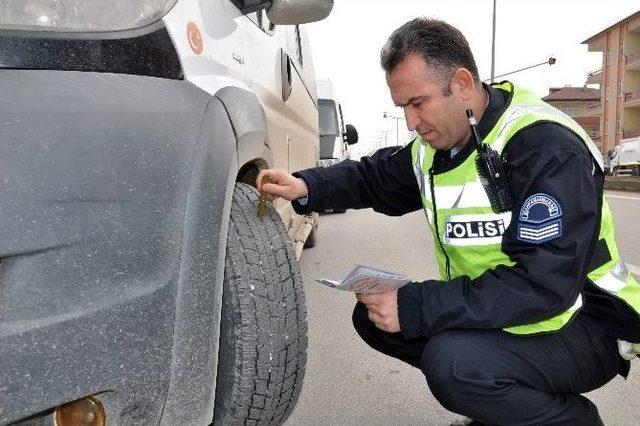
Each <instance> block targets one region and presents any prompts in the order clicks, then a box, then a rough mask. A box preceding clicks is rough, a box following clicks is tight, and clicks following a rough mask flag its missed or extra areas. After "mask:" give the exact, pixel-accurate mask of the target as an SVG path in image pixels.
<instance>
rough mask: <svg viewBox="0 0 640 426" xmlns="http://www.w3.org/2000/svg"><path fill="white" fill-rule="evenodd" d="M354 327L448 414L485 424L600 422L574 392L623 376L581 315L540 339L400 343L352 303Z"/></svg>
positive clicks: (610, 346) (455, 334)
mask: <svg viewBox="0 0 640 426" xmlns="http://www.w3.org/2000/svg"><path fill="white" fill-rule="evenodd" d="M353 324H354V326H355V328H356V331H357V332H358V334H360V336H361V337H362V338H363V339H364V341H365V342H367V343H368V344H369V345H370V346H371V347H372V348H374V349H376V350H377V351H379V352H382V353H384V354H386V355H389V356H392V357H394V358H398V359H400V360H402V361H404V362H406V363H408V364H410V365H412V366H414V367H417V368H419V369H420V370H422V372H423V373H424V376H425V378H426V379H427V383H428V385H429V389H430V390H431V393H432V394H433V396H434V397H435V398H436V399H437V400H438V401H439V402H440V404H442V405H443V406H444V407H445V408H446V409H447V410H449V411H453V412H454V413H458V414H462V415H464V416H467V417H470V418H472V419H474V420H476V421H479V422H482V423H487V424H497V425H597V424H602V421H601V419H600V416H599V414H598V409H597V408H596V406H595V405H594V404H593V403H592V402H591V401H590V400H589V399H587V398H586V397H584V396H583V395H581V393H584V392H589V391H591V390H594V389H597V388H599V387H601V386H602V385H604V384H605V383H607V382H608V381H610V380H611V379H612V378H613V377H615V376H616V375H617V374H618V373H620V374H623V375H625V376H626V374H627V373H628V371H629V363H628V361H624V360H623V359H622V358H621V357H620V355H619V353H618V347H617V341H616V339H615V338H613V337H611V336H608V335H607V333H606V332H605V330H604V327H602V326H601V325H600V324H599V323H598V322H597V320H595V319H594V318H592V317H590V316H588V315H584V314H578V315H577V317H576V318H575V319H574V320H573V321H572V322H571V323H570V324H569V325H567V326H566V327H565V328H564V329H562V330H561V331H559V332H557V333H552V334H545V335H539V336H520V337H519V336H515V335H512V334H509V333H507V332H505V331H502V330H458V329H456V330H445V331H442V332H440V333H437V334H435V335H434V336H432V337H430V338H429V339H426V338H424V339H423V338H420V339H412V340H405V339H404V338H403V337H402V335H401V334H400V333H387V332H384V331H382V330H380V329H378V328H376V326H375V325H374V324H373V323H372V322H371V321H370V320H369V319H368V317H367V309H366V307H365V306H364V305H363V304H362V303H360V302H358V303H357V304H356V307H355V309H354V311H353Z"/></svg>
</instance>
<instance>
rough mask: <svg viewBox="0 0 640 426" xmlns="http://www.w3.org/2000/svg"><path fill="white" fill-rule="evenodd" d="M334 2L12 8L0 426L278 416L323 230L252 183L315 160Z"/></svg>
mask: <svg viewBox="0 0 640 426" xmlns="http://www.w3.org/2000/svg"><path fill="white" fill-rule="evenodd" d="M332 5H333V0H271V1H265V0H2V1H1V2H0V69H2V71H0V88H1V93H2V96H0V110H1V111H2V120H0V134H1V135H2V137H1V138H0V151H1V152H2V155H0V173H1V174H2V191H0V211H2V238H0V259H1V262H0V282H1V283H2V286H1V287H2V291H1V296H0V312H1V314H0V401H1V402H0V424H9V423H10V424H14V423H15V424H21V423H23V422H27V423H28V424H52V423H55V424H56V425H59V426H65V425H75V424H77V423H76V419H78V418H83V419H87V418H91V419H93V420H94V421H93V423H91V424H95V425H104V424H110V425H129V424H163V425H206V424H209V423H211V422H214V423H215V424H224V425H226V424H258V423H259V424H281V423H283V422H284V421H285V420H286V418H287V417H288V416H289V414H290V413H291V411H292V410H293V407H294V406H295V404H296V401H297V398H298V395H299V393H300V390H301V386H302V380H303V377H304V369H305V360H306V347H307V335H306V333H307V328H306V327H307V326H306V309H305V305H304V294H303V289H302V278H301V276H300V270H299V267H298V264H297V259H296V249H297V250H298V252H299V251H300V250H301V245H302V243H303V242H304V240H305V238H306V234H307V233H309V231H310V229H312V227H313V224H314V222H315V220H316V218H315V217H312V216H309V217H300V216H297V215H294V214H293V212H292V209H291V207H290V204H288V203H284V202H281V203H279V204H277V205H276V206H275V208H274V207H273V206H270V207H269V208H268V209H267V212H266V214H265V216H264V217H263V218H258V217H257V213H256V206H257V204H258V195H257V191H256V189H255V188H254V187H253V186H254V184H255V183H254V182H255V178H256V176H257V174H258V171H259V170H260V169H262V168H267V167H268V168H271V167H279V168H285V169H289V170H297V169H302V168H306V167H311V166H315V165H316V163H317V160H318V158H319V135H318V108H317V95H316V86H315V76H314V70H313V63H312V60H311V52H310V51H309V44H308V41H307V37H306V33H305V31H304V27H303V26H301V25H300V24H304V23H307V22H312V21H316V20H319V19H322V18H324V17H326V16H327V15H328V14H329V13H330V11H331V8H332ZM283 222H284V223H283ZM287 231H288V232H287ZM292 239H293V240H294V241H293V243H294V244H295V245H296V246H297V247H296V249H294V247H293V245H292V241H291V240H292Z"/></svg>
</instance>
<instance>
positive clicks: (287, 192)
mask: <svg viewBox="0 0 640 426" xmlns="http://www.w3.org/2000/svg"><path fill="white" fill-rule="evenodd" d="M262 190H263V191H265V192H266V193H267V194H269V195H276V196H278V197H282V198H286V199H287V200H290V199H291V193H292V191H291V188H289V187H288V186H286V185H278V184H276V183H265V184H264V185H262ZM275 198H277V197H275Z"/></svg>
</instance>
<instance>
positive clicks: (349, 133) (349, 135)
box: [342, 124, 358, 145]
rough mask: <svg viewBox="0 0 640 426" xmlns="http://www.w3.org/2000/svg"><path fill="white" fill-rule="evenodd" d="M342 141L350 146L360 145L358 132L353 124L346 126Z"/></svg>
mask: <svg viewBox="0 0 640 426" xmlns="http://www.w3.org/2000/svg"><path fill="white" fill-rule="evenodd" d="M342 139H343V140H344V141H345V142H346V143H347V144H348V145H354V144H356V143H358V131H357V130H356V128H355V126H353V125H351V124H347V125H346V131H345V132H344V134H343V135H342Z"/></svg>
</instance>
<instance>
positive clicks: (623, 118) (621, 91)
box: [582, 11, 640, 153]
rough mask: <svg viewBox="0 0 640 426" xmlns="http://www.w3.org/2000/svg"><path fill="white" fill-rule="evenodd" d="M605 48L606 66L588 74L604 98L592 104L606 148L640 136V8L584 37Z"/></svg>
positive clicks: (592, 48)
mask: <svg viewBox="0 0 640 426" xmlns="http://www.w3.org/2000/svg"><path fill="white" fill-rule="evenodd" d="M582 44H586V45H588V47H589V51H590V52H602V67H601V68H600V69H598V70H596V71H593V72H592V73H589V76H588V77H587V82H586V83H587V84H599V85H600V100H599V101H598V102H594V103H593V104H591V105H589V106H588V108H587V109H588V111H589V112H590V113H591V114H592V115H597V116H599V117H600V136H601V149H602V152H603V153H604V152H607V151H609V150H610V149H611V148H613V147H614V146H616V145H618V144H619V143H620V139H625V138H630V137H635V136H640V11H639V12H636V13H634V14H632V15H630V16H628V17H626V18H624V19H622V20H621V21H619V22H616V23H615V24H613V25H611V26H610V27H608V28H606V29H604V30H602V31H600V32H599V33H597V34H595V35H593V36H591V37H589V38H588V39H587V40H585V41H583V42H582Z"/></svg>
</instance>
